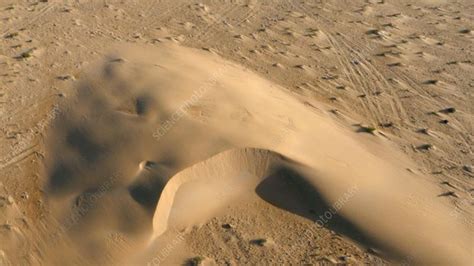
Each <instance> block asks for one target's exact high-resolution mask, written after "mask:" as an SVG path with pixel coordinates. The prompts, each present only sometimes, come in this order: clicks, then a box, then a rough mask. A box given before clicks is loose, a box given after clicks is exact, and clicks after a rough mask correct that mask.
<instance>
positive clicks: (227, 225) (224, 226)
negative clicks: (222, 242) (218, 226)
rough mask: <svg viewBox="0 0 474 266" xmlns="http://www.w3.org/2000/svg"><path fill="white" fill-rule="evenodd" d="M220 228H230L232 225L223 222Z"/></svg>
mask: <svg viewBox="0 0 474 266" xmlns="http://www.w3.org/2000/svg"><path fill="white" fill-rule="evenodd" d="M222 228H224V229H232V228H233V226H232V225H231V224H228V223H225V224H223V225H222Z"/></svg>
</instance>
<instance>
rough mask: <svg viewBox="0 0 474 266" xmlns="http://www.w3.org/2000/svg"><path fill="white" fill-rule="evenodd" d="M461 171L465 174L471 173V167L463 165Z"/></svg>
mask: <svg viewBox="0 0 474 266" xmlns="http://www.w3.org/2000/svg"><path fill="white" fill-rule="evenodd" d="M462 169H463V170H464V171H466V172H469V173H472V165H464V166H463V167H462Z"/></svg>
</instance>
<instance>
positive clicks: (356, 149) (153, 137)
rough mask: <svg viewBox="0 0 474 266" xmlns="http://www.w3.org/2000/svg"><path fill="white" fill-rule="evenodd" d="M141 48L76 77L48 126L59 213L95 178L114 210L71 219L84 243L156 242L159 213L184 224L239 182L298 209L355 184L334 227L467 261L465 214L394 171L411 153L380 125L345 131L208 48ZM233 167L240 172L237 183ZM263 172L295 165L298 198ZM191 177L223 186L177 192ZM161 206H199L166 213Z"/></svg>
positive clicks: (404, 253) (401, 252) (385, 245)
mask: <svg viewBox="0 0 474 266" xmlns="http://www.w3.org/2000/svg"><path fill="white" fill-rule="evenodd" d="M142 50H146V52H142ZM142 50H140V49H131V48H127V49H123V48H122V49H121V50H120V51H121V52H118V53H116V54H115V55H112V56H110V57H109V58H108V59H107V60H105V62H104V63H103V65H101V66H100V67H97V68H95V69H94V70H93V71H91V72H90V73H89V74H88V75H86V76H85V77H84V78H83V79H82V81H81V84H80V85H79V88H78V90H77V95H71V96H68V97H69V98H70V100H69V101H68V102H67V104H65V105H64V106H62V107H61V110H62V111H61V113H60V117H59V118H58V119H57V120H56V123H55V124H54V125H53V127H52V129H51V131H50V134H49V140H48V147H50V149H49V152H48V157H47V158H48V163H47V164H48V167H47V171H48V176H49V179H48V183H47V185H46V189H47V191H48V193H49V195H50V196H51V201H52V203H53V204H55V205H58V207H57V208H56V209H57V213H58V215H59V216H60V217H64V216H68V215H70V214H69V213H70V211H71V210H70V209H71V208H70V206H71V203H72V202H77V199H78V198H80V197H84V194H85V193H90V191H97V190H99V188H100V187H101V186H104V183H105V184H108V185H107V187H106V189H105V190H104V191H106V192H105V194H106V195H105V196H102V197H100V198H99V199H98V201H100V202H101V203H102V204H106V207H105V208H107V209H109V210H110V213H115V214H112V215H110V214H107V215H104V216H103V217H101V215H100V213H98V214H97V215H96V217H95V218H94V219H92V218H91V219H81V223H85V224H87V223H88V225H87V226H84V227H83V228H81V229H80V237H81V241H80V242H84V241H85V242H86V243H91V242H92V243H93V241H94V239H95V237H94V236H95V235H96V233H97V231H98V229H97V228H102V229H101V230H102V231H104V232H108V233H109V234H110V233H111V232H112V233H113V232H122V233H123V232H125V233H126V235H129V236H130V235H131V236H134V237H132V238H133V239H135V240H139V241H138V242H141V243H149V241H157V242H159V241H160V239H159V238H160V235H162V234H163V232H165V230H166V229H169V228H170V225H171V226H173V225H174V224H176V226H191V225H192V224H193V223H197V222H198V221H199V219H202V218H206V216H207V217H212V215H214V214H215V213H216V212H217V211H218V210H219V209H221V207H222V206H223V204H224V203H225V202H226V201H236V200H237V199H238V198H239V196H242V195H244V194H245V193H249V192H251V191H255V193H257V195H259V196H260V197H261V198H262V199H264V200H265V201H268V202H270V203H272V204H274V205H275V206H277V207H279V208H283V209H286V210H288V211H290V212H293V213H295V214H298V215H301V216H304V217H307V218H309V216H308V215H307V213H306V212H308V211H311V210H313V212H314V211H315V210H314V209H316V211H319V212H320V213H321V214H322V213H323V212H324V207H317V206H321V204H323V203H321V202H324V205H327V206H334V204H335V203H336V202H338V200H340V198H341V197H343V195H344V194H345V193H347V191H351V190H353V189H354V187H356V188H357V191H356V193H354V195H352V196H351V199H350V200H348V201H347V202H344V204H341V205H342V206H340V208H338V217H337V220H340V222H339V223H340V224H343V225H345V226H340V227H339V229H337V228H336V229H335V230H339V231H340V232H342V233H344V234H346V235H348V236H349V237H352V238H354V239H356V240H357V241H361V242H365V243H364V244H366V245H374V246H375V247H376V248H377V249H378V250H381V254H382V255H383V256H385V257H387V258H395V259H399V260H404V259H405V260H406V259H407V258H408V260H410V261H419V262H425V263H433V262H437V263H454V264H468V262H469V261H470V259H471V258H470V255H471V254H470V244H471V243H470V239H469V233H468V232H469V228H468V227H467V226H468V225H465V224H462V221H460V220H454V219H452V217H451V216H450V215H448V208H447V207H446V206H444V205H442V204H440V203H437V202H426V201H423V200H422V199H424V198H426V197H427V196H429V195H432V194H433V193H434V191H435V189H434V188H433V187H431V186H430V185H429V184H424V183H422V181H421V180H423V179H422V178H415V175H418V174H416V173H412V172H409V171H407V170H406V169H407V168H409V167H411V164H410V163H409V162H408V161H406V159H405V158H404V157H403V156H402V155H401V154H399V153H398V152H397V151H396V149H394V148H393V147H392V144H391V143H390V142H389V141H388V140H387V139H386V138H385V137H384V136H386V134H384V133H383V132H378V131H375V132H372V130H371V129H370V128H365V127H362V126H359V127H358V130H357V131H358V132H354V131H353V130H352V129H351V128H350V127H349V125H350V124H351V123H353V122H352V121H351V119H350V118H348V117H346V118H345V120H344V121H346V124H345V125H344V124H342V123H337V122H335V121H333V120H332V119H331V118H330V115H329V114H328V113H325V112H323V111H321V110H323V108H322V107H323V105H322V104H321V105H320V106H315V105H313V104H309V103H307V102H304V101H301V100H300V99H298V98H297V97H294V96H293V95H289V94H288V93H286V92H285V90H284V89H283V88H282V87H280V86H278V85H275V84H273V83H271V82H269V81H267V80H264V79H263V78H261V77H259V76H257V75H256V74H253V73H252V72H250V71H248V70H246V69H244V68H242V67H240V66H238V65H235V64H233V63H230V62H227V61H224V60H222V59H220V58H219V57H218V56H217V55H215V54H213V53H212V52H209V51H204V50H193V49H189V48H183V47H178V46H175V45H170V44H162V45H158V48H151V47H146V48H143V49H142ZM247 147H253V148H255V149H244V148H247ZM227 150H230V151H227ZM283 158H284V159H283ZM240 173H248V174H249V175H250V177H251V178H249V179H246V180H247V181H246V182H240V181H237V180H241V179H239V178H238V176H239V175H240ZM275 173H277V174H276V175H277V176H288V175H289V176H294V178H295V180H297V181H298V182H299V183H301V185H298V186H296V190H297V191H301V192H299V193H296V194H301V195H305V197H304V200H301V199H300V200H298V201H296V200H295V202H294V203H293V204H292V203H291V201H290V200H287V199H288V198H291V197H287V196H288V195H287V194H286V193H287V191H285V190H284V189H282V190H281V192H282V193H275V192H274V191H273V190H275V189H272V180H274V178H272V176H274V175H275ZM285 173H286V174H285ZM236 175H237V177H236ZM225 179H235V180H236V182H235V186H234V185H233V186H232V189H230V190H229V189H226V187H225V186H223V185H222V183H219V182H222V180H225ZM110 180H112V181H111V182H110ZM196 180H208V182H209V183H208V186H209V187H210V188H212V189H210V190H209V191H216V190H219V189H221V190H222V191H224V194H226V195H228V196H225V197H223V198H222V199H220V198H219V199H213V198H212V197H209V198H207V199H206V200H202V198H205V197H204V196H203V197H201V200H202V201H201V202H199V201H196V200H190V199H193V196H192V192H193V186H189V183H190V182H196ZM187 184H188V185H187ZM196 187H201V188H202V187H203V186H202V185H201V186H196ZM277 187H278V186H277ZM181 190H182V191H181ZM201 193H203V192H202V191H201ZM288 193H289V192H288ZM203 194H206V193H203ZM280 194H281V195H280ZM188 197H190V199H189V198H188ZM109 198H111V199H116V201H114V200H110V199H109ZM107 199H108V200H107ZM215 201H221V202H215ZM411 201H415V202H419V204H416V206H413V205H411V204H410V203H409V202H411ZM112 202H117V203H120V202H127V203H126V205H124V204H121V203H120V204H114V203H112ZM174 204H176V206H185V207H188V206H189V209H195V208H196V206H198V205H199V206H200V208H201V209H202V210H199V212H196V211H194V212H192V211H191V212H189V213H187V212H186V213H182V212H181V214H180V215H178V214H176V215H173V208H174V207H173V205H174ZM180 204H181V205H180ZM196 204H198V205H196ZM324 205H323V206H324ZM124 206H127V207H126V208H125V209H124ZM115 208H117V210H116V209H115ZM155 208H156V210H155ZM170 214H171V215H170ZM199 215H202V216H203V217H199ZM339 216H340V217H339ZM121 219H122V220H121ZM152 219H153V222H152ZM310 219H314V218H310ZM124 220H125V221H127V222H126V223H124V222H123V221H124ZM315 220H317V219H315ZM151 223H153V233H151V232H150V230H151V229H150V227H151ZM172 223H174V224H172ZM331 224H333V223H331ZM142 225H147V226H142ZM328 226H329V225H328ZM147 227H148V229H147ZM342 229H345V231H342ZM147 230H148V232H147ZM89 235H90V236H91V237H88V236H89ZM355 235H357V236H355ZM88 238H90V241H91V242H87V239H88ZM145 240H147V241H145ZM141 245H142V247H143V249H145V245H146V244H141ZM150 245H152V246H153V244H150ZM86 246H87V245H86Z"/></svg>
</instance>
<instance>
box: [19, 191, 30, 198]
mask: <svg viewBox="0 0 474 266" xmlns="http://www.w3.org/2000/svg"><path fill="white" fill-rule="evenodd" d="M20 197H21V198H22V199H24V200H27V199H28V198H29V197H30V195H29V194H28V192H26V191H25V192H23V193H21V195H20Z"/></svg>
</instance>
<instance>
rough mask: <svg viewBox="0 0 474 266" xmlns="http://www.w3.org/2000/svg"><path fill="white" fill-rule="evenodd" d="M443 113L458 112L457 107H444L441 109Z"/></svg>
mask: <svg viewBox="0 0 474 266" xmlns="http://www.w3.org/2000/svg"><path fill="white" fill-rule="evenodd" d="M439 111H440V112H441V113H444V114H452V113H454V112H456V108H454V107H449V108H446V109H442V110H439Z"/></svg>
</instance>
